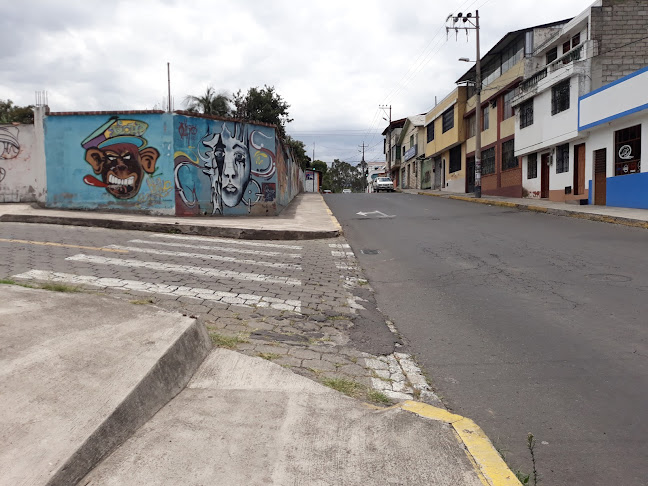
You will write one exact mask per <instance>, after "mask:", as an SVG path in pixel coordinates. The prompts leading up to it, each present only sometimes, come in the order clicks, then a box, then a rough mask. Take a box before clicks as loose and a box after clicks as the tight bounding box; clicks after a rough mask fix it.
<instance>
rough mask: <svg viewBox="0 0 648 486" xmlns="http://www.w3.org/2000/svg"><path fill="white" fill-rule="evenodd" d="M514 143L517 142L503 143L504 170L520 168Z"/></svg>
mask: <svg viewBox="0 0 648 486" xmlns="http://www.w3.org/2000/svg"><path fill="white" fill-rule="evenodd" d="M514 142H515V140H509V141H507V142H504V143H502V170H506V169H514V168H516V167H517V166H518V159H517V157H516V156H515V144H514Z"/></svg>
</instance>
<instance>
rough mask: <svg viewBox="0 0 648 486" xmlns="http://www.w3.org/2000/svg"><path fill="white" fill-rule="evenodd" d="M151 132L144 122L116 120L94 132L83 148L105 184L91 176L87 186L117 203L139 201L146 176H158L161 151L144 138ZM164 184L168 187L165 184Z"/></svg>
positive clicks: (87, 180)
mask: <svg viewBox="0 0 648 486" xmlns="http://www.w3.org/2000/svg"><path fill="white" fill-rule="evenodd" d="M147 129H148V124H147V123H145V122H143V121H139V120H122V119H120V118H119V117H117V116H113V117H111V118H110V119H109V120H108V121H107V122H106V123H104V124H103V125H101V126H100V127H99V128H98V129H97V130H95V131H94V132H92V133H91V134H90V135H89V136H88V137H87V138H86V139H85V140H84V141H83V142H81V146H82V147H83V148H84V149H85V151H86V152H85V160H86V162H87V163H88V164H90V165H91V166H92V169H93V170H94V173H95V174H96V175H101V180H99V179H97V178H96V177H94V176H92V175H87V176H85V177H84V178H83V182H85V183H86V184H88V185H90V186H94V187H102V188H105V189H106V192H108V193H109V194H110V195H112V196H114V197H115V198H117V199H130V198H133V197H135V196H136V195H137V193H138V192H139V190H140V187H141V186H142V179H143V178H144V175H145V173H146V174H149V175H151V174H153V173H154V172H155V164H156V162H157V160H158V158H159V157H160V152H158V150H157V149H155V148H153V147H148V146H147V145H148V141H147V140H146V139H145V138H144V133H145V132H146V130H147ZM162 184H163V186H164V182H162ZM159 192H164V191H159ZM159 192H158V195H159Z"/></svg>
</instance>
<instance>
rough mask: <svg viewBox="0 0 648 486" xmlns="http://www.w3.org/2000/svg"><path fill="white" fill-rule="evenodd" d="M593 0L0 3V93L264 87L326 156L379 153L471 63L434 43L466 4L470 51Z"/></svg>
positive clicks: (66, 100)
mask: <svg viewBox="0 0 648 486" xmlns="http://www.w3.org/2000/svg"><path fill="white" fill-rule="evenodd" d="M592 2H593V0H542V1H540V0H474V1H473V0H418V1H417V0H398V1H387V0H367V1H358V0H355V1H354V0H326V1H320V0H308V1H304V0H301V1H297V0H273V1H261V0H229V1H223V0H139V1H134V0H131V1H126V0H124V1H120V0H113V1H111V2H105V1H101V2H100V1H98V0H78V1H77V0H57V1H53V0H22V1H16V0H0V11H1V12H2V13H1V14H0V45H2V49H0V99H11V100H13V101H14V103H15V104H17V105H28V104H33V103H34V99H35V97H34V93H35V92H36V91H47V94H48V99H49V105H50V107H51V109H52V111H91V110H134V109H153V108H163V107H165V106H166V105H165V103H166V101H165V100H166V95H167V62H169V63H171V95H172V99H173V101H174V107H175V108H176V109H182V108H184V105H183V100H184V98H185V96H186V95H188V94H197V95H199V94H202V93H203V92H204V91H205V89H206V88H207V86H213V87H214V88H215V89H216V90H218V91H224V92H226V93H231V92H233V91H237V90H238V89H241V90H243V91H244V92H245V91H247V89H248V88H250V87H255V86H259V87H262V86H263V85H269V86H274V87H275V88H276V90H277V92H278V93H279V94H280V95H281V96H282V97H283V98H284V99H285V100H286V101H287V102H288V103H289V104H290V105H291V108H290V114H291V117H292V118H294V121H293V122H292V123H291V124H290V125H289V126H288V133H290V134H291V135H292V136H293V137H295V138H297V139H299V140H302V141H303V142H304V143H305V144H306V146H307V148H308V152H309V155H312V152H313V148H314V150H315V158H316V159H320V160H324V161H326V162H329V163H330V162H331V161H332V160H333V159H334V158H339V159H342V160H346V161H348V162H351V163H354V164H355V163H357V162H358V161H359V160H360V158H361V149H360V146H361V145H362V144H363V143H364V144H365V146H366V147H367V149H366V150H365V160H367V161H380V160H384V155H383V153H382V137H381V135H380V133H381V132H382V131H383V129H384V128H385V126H386V123H387V122H386V121H385V120H383V117H386V116H387V115H386V114H385V112H384V111H383V110H380V109H379V106H380V105H391V106H392V118H393V119H398V118H403V117H405V116H409V115H413V114H417V113H424V112H426V111H428V110H429V109H430V108H431V107H432V106H434V97H435V96H436V97H437V98H438V99H439V100H441V99H442V98H443V97H444V96H446V95H447V94H448V93H449V92H450V91H452V89H454V86H455V85H454V82H455V81H456V80H457V79H458V78H459V77H460V76H461V75H462V74H463V73H464V72H465V71H467V69H468V68H470V65H469V64H466V63H463V62H458V61H457V59H458V58H459V57H469V58H470V59H474V58H475V54H474V53H475V37H474V33H471V34H470V37H469V38H468V39H467V38H466V35H465V34H464V33H460V34H459V38H458V40H455V36H454V34H451V35H450V37H448V38H446V32H445V25H446V23H445V19H446V17H447V16H448V14H450V13H457V12H464V13H465V12H468V11H472V12H474V11H475V9H478V10H479V15H480V24H481V31H480V32H481V34H480V37H481V52H482V55H483V54H485V53H486V52H487V51H488V50H489V49H490V48H491V47H492V46H493V45H494V44H495V43H496V42H497V41H498V40H499V39H500V38H501V37H502V36H504V35H505V34H506V33H507V32H510V31H514V30H519V29H522V28H525V27H529V26H533V25H539V24H543V23H548V22H553V21H557V20H562V19H566V18H571V17H573V16H575V15H577V14H578V13H580V12H581V11H583V10H584V9H585V8H587V7H588V6H589V5H591V4H592Z"/></svg>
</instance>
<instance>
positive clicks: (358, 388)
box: [322, 378, 364, 398]
mask: <svg viewBox="0 0 648 486" xmlns="http://www.w3.org/2000/svg"><path fill="white" fill-rule="evenodd" d="M322 383H323V384H324V385H326V386H328V387H329V388H333V389H334V390H337V391H339V392H340V393H344V394H345V395H349V396H350V397H354V398H357V397H358V396H360V395H361V394H362V391H363V390H364V387H363V386H362V385H361V384H360V383H357V382H355V381H351V380H346V379H344V378H326V379H325V380H323V381H322Z"/></svg>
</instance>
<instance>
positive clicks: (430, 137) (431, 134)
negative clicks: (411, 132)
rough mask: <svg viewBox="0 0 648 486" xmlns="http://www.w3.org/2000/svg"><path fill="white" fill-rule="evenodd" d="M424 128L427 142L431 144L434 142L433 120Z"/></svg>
mask: <svg viewBox="0 0 648 486" xmlns="http://www.w3.org/2000/svg"><path fill="white" fill-rule="evenodd" d="M426 128H427V141H428V142H431V141H432V140H434V120H432V121H431V122H430V124H429V125H428V126H427V127H426Z"/></svg>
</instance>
